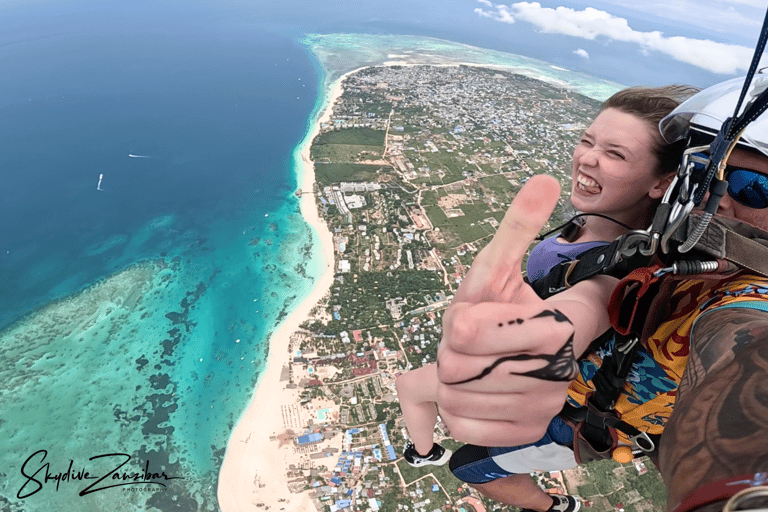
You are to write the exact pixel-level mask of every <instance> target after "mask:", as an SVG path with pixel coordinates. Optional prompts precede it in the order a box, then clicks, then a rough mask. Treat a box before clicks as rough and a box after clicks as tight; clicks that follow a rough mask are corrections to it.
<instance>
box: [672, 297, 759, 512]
mask: <svg viewBox="0 0 768 512" xmlns="http://www.w3.org/2000/svg"><path fill="white" fill-rule="evenodd" d="M660 467H661V471H662V475H663V477H664V480H665V483H666V484H667V488H668V489H670V496H669V505H670V506H674V505H675V504H676V503H678V502H679V500H681V499H682V498H683V497H684V496H685V495H686V494H688V493H689V492H691V491H692V490H694V489H697V488H700V487H703V486H706V485H707V484H708V483H710V482H713V481H716V480H719V479H722V478H725V477H730V476H735V475H741V474H748V473H756V472H760V471H768V315H766V314H765V313H762V312H758V311H755V310H748V309H742V308H733V309H730V310H722V311H713V312H712V313H709V314H708V315H706V316H703V317H702V318H701V319H700V320H699V321H698V322H697V324H696V327H695V330H694V332H693V333H692V335H691V352H690V355H689V357H688V362H687V366H686V369H685V373H684V374H683V379H682V381H681V383H680V388H679V389H678V395H677V400H676V403H675V410H674V412H673V414H672V416H671V417H670V419H669V421H668V422H667V425H666V428H665V430H664V436H663V437H662V442H661V445H660ZM720 506H721V507H722V504H720ZM702 510H704V509H702Z"/></svg>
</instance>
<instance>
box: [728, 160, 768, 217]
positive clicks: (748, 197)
mask: <svg viewBox="0 0 768 512" xmlns="http://www.w3.org/2000/svg"><path fill="white" fill-rule="evenodd" d="M728 194H729V195H730V196H731V197H732V198H734V199H735V200H736V201H738V202H739V203H741V204H743V205H744V206H749V207H750V208H756V209H761V208H766V207H768V176H766V175H764V174H760V173H757V172H755V171H751V170H749V169H734V170H733V171H732V172H730V173H729V174H728Z"/></svg>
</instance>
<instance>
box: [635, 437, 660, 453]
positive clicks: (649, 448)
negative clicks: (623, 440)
mask: <svg viewBox="0 0 768 512" xmlns="http://www.w3.org/2000/svg"><path fill="white" fill-rule="evenodd" d="M629 440H630V441H632V442H633V443H634V444H635V445H636V446H637V447H638V448H640V449H641V450H643V451H644V452H646V453H650V452H652V451H653V450H655V449H656V444H655V443H654V442H653V441H652V440H651V438H650V437H649V436H648V434H646V433H645V432H640V433H639V434H637V435H634V436H629ZM646 443H647V444H646ZM644 444H645V446H643V445H644Z"/></svg>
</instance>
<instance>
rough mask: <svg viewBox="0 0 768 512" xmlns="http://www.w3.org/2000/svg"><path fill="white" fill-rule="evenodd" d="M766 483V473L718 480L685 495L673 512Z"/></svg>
mask: <svg viewBox="0 0 768 512" xmlns="http://www.w3.org/2000/svg"><path fill="white" fill-rule="evenodd" d="M766 484H768V473H754V474H750V475H740V476H734V477H731V478H727V479H723V480H718V481H716V482H712V483H709V484H706V485H705V486H704V487H699V488H698V489H696V490H695V491H693V492H692V493H691V494H689V495H688V497H686V498H685V499H684V500H683V502H682V503H680V505H679V506H678V507H677V508H676V509H675V512H691V511H692V510H696V509H697V508H699V507H703V506H704V505H709V504H711V503H717V502H718V501H723V500H727V499H728V498H731V497H733V496H734V495H735V494H736V493H738V492H739V491H743V490H744V489H749V488H751V487H758V486H761V485H766Z"/></svg>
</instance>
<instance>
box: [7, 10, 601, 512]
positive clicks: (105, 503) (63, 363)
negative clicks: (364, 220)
mask: <svg viewBox="0 0 768 512" xmlns="http://www.w3.org/2000/svg"><path fill="white" fill-rule="evenodd" d="M246 7H248V6H243V5H236V4H233V5H231V6H228V7H227V8H226V9H224V10H222V8H220V7H216V6H205V5H203V4H197V3H194V2H193V3H191V4H189V5H186V4H185V5H184V6H183V8H182V7H179V6H178V5H176V4H174V3H162V4H157V5H155V4H150V3H148V2H143V1H139V2H137V3H136V4H134V5H131V6H130V7H119V6H102V5H101V4H98V3H92V2H87V1H83V2H77V3H75V4H68V5H67V6H65V7H62V6H58V7H56V6H49V5H47V6H44V5H42V4H34V3H32V4H29V5H20V4H11V5H10V6H6V7H4V9H3V11H2V14H3V16H0V68H1V69H3V70H4V75H5V76H6V77H12V79H11V80H3V81H0V141H2V148H0V183H2V187H0V215H1V216H2V218H3V222H2V223H0V439H3V450H2V452H0V467H2V468H3V469H2V470H0V472H2V473H3V476H4V478H3V484H2V487H1V488H0V503H2V505H3V506H2V507H0V508H2V509H3V510H6V509H8V510H23V511H26V512H29V511H46V512H47V511H49V510H76V511H78V512H79V511H83V512H91V511H94V512H95V511H100V510H106V509H108V510H125V511H133V510H145V509H147V508H149V507H154V508H155V509H159V510H184V511H191V510H218V503H217V500H216V487H217V479H218V469H219V466H220V464H221V460H222V458H223V456H224V451H225V448H226V443H227V440H228V438H229V435H230V433H231V431H232V429H233V427H234V425H235V423H236V422H237V420H238V418H239V416H240V414H241V413H242V411H243V410H244V408H245V406H246V405H247V403H248V401H249V398H250V397H251V395H252V392H253V388H254V386H255V385H256V383H257V382H258V379H259V375H260V373H261V371H262V370H263V367H264V362H265V360H266V357H267V355H268V347H267V345H266V341H267V339H268V336H269V333H270V331H272V330H273V329H274V328H275V326H276V325H277V324H279V322H280V320H281V319H282V318H283V317H285V316H286V315H287V313H288V312H289V311H290V310H291V309H292V308H293V307H294V306H295V305H296V304H297V303H298V302H299V301H300V300H301V299H302V298H303V297H304V296H306V295H307V294H308V293H309V291H310V290H311V288H312V286H313V283H314V282H315V280H316V278H317V277H318V276H319V275H320V273H321V270H322V269H323V268H324V267H325V264H326V262H324V261H322V257H321V256H320V255H319V254H320V251H319V250H317V247H316V244H317V243H318V242H319V240H318V238H317V236H316V235H315V234H314V233H313V232H312V230H311V228H309V227H308V226H307V225H306V223H305V222H304V221H303V219H302V218H301V216H300V213H299V210H298V201H297V198H296V197H295V196H294V192H295V190H296V187H297V179H298V177H297V173H298V172H300V171H299V169H300V168H299V167H298V166H297V165H296V162H297V159H298V153H297V145H299V144H300V143H301V142H302V141H304V139H305V137H306V135H307V133H308V132H309V130H310V128H311V125H310V124H311V122H312V120H313V119H314V118H315V117H316V116H317V115H318V113H319V111H320V110H321V109H322V107H323V106H324V103H323V102H324V101H325V98H324V97H323V96H322V94H321V93H322V92H325V90H326V87H327V85H328V83H329V82H330V81H331V80H333V79H334V78H336V77H337V76H338V75H340V74H341V73H343V72H345V71H349V70H351V69H354V68H356V67H359V66H361V65H366V64H369V63H378V62H381V61H382V60H388V59H390V58H393V59H397V58H399V57H397V55H400V54H402V53H403V52H408V51H410V50H414V49H415V50H414V51H416V52H417V53H418V52H420V53H421V54H423V56H424V57H425V58H431V57H430V56H431V55H432V54H434V55H438V54H440V53H441V52H442V54H443V55H445V54H449V55H452V56H453V58H455V59H456V60H458V61H462V60H470V61H481V62H483V63H485V64H491V65H499V66H504V67H508V68H509V67H511V68H515V69H518V70H519V71H520V72H524V73H526V74H528V75H529V76H541V77H548V78H549V79H551V80H552V81H554V82H556V83H561V84H564V85H568V86H571V87H574V88H576V89H578V90H581V91H582V92H585V93H589V94H593V95H595V96H598V97H599V96H604V95H605V94H607V93H608V92H610V91H612V90H615V88H616V84H614V83H610V82H606V81H604V80H597V79H593V78H591V77H588V76H586V75H581V74H575V73H571V72H568V71H567V70H564V69H562V68H561V67H558V66H552V65H549V64H547V63H543V62H541V61H533V60H531V59H526V58H523V57H517V56H513V55H509V54H501V53H499V52H483V51H479V50H478V49H477V48H470V47H467V46H465V45H457V44H453V43H448V42H445V41H435V40H430V41H426V42H425V41H424V40H421V39H419V38H403V37H384V38H377V37H373V36H369V35H365V34H361V35H356V36H352V35H341V36H318V35H308V34H310V33H311V30H310V29H309V28H308V26H309V25H307V26H305V27H300V26H298V25H296V26H291V27H287V26H286V25H285V24H272V25H271V24H269V23H266V22H260V23H259V22H255V21H254V17H255V16H257V14H254V11H253V10H252V9H247V8H246ZM267 9H268V8H267ZM272 9H275V7H274V6H272ZM342 21H343V20H342ZM340 23H341V22H340ZM357 28H362V29H365V28H366V27H365V26H361V27H357ZM426 32H429V31H426ZM427 35H433V34H427ZM310 48H311V49H312V50H313V51H310ZM338 52H341V53H340V54H339V53H338ZM339 55H341V57H339ZM324 69H329V70H333V72H329V73H328V74H327V75H326V72H325V71H324ZM86 473H89V475H90V476H86ZM147 473H149V474H151V475H156V478H154V477H153V478H152V479H151V480H152V481H153V482H156V483H154V484H152V485H147V486H146V488H143V487H136V486H134V485H124V484H125V483H130V482H131V478H132V477H131V475H144V474H147ZM102 475H109V478H107V479H104V480H99V478H98V476H102ZM114 476H118V477H119V478H118V480H114V479H113V477H114ZM161 484H162V485H164V486H165V487H163V486H162V485H161ZM115 486H117V487H115Z"/></svg>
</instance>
